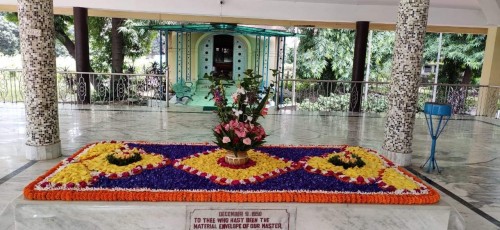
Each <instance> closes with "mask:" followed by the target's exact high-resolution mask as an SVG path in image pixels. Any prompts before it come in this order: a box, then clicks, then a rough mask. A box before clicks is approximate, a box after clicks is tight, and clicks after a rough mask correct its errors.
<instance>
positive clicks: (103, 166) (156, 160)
mask: <svg viewBox="0 0 500 230" xmlns="http://www.w3.org/2000/svg"><path fill="white" fill-rule="evenodd" d="M108 154H109V152H108ZM108 154H101V155H99V156H97V157H95V158H94V159H91V160H86V161H84V162H82V163H83V164H84V165H85V166H87V168H88V169H89V170H92V171H99V172H104V173H107V174H110V173H117V174H118V173H123V172H128V171H130V170H132V169H134V168H135V167H137V166H142V167H143V168H147V165H153V166H154V165H158V164H160V163H162V161H163V159H164V158H163V156H162V155H153V154H141V157H142V159H141V160H140V161H137V162H134V163H130V164H128V165H124V166H118V165H115V164H111V163H109V162H108V159H106V157H107V155H108Z"/></svg>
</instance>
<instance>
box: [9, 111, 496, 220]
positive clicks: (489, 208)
mask: <svg viewBox="0 0 500 230" xmlns="http://www.w3.org/2000/svg"><path fill="white" fill-rule="evenodd" d="M59 109H60V112H59V120H60V132H61V141H62V148H63V153H64V154H65V155H70V154H72V153H73V152H75V151H76V150H77V149H79V148H80V147H82V146H83V145H85V144H87V143H89V142H95V141H102V140H111V139H115V140H146V141H153V142H210V141H211V140H212V138H211V128H212V127H213V126H214V124H215V122H216V117H215V115H213V114H212V113H211V112H201V109H200V108H186V107H182V106H172V107H171V108H170V109H168V110H160V109H158V108H149V107H107V106H92V107H88V106H75V105H60V108H59ZM456 118H457V120H451V121H450V122H449V124H448V126H447V127H446V130H445V132H444V133H443V135H442V136H441V137H440V138H439V140H438V146H437V159H438V163H439V165H440V167H442V168H443V170H444V171H443V172H442V173H441V174H437V173H431V174H427V173H425V172H423V171H422V170H421V169H420V168H419V167H418V166H419V165H420V164H422V163H423V162H424V161H425V159H426V157H427V155H428V151H429V146H430V138H429V137H428V134H427V128H426V124H425V120H424V119H423V118H422V116H419V118H417V121H416V127H415V130H414V142H413V143H414V144H413V145H414V146H413V150H414V159H413V166H412V169H414V170H416V171H418V172H420V173H422V174H423V175H425V176H426V177H428V178H430V179H431V180H433V181H435V182H436V183H437V184H439V185H440V186H442V187H444V188H445V189H447V190H449V191H451V192H452V193H453V194H455V195H457V196H458V197H460V198H461V199H463V200H465V201H467V202H468V203H470V204H471V205H472V207H475V208H477V209H479V210H480V211H482V212H484V213H486V214H487V215H490V216H491V217H493V218H494V219H496V223H497V224H498V220H500V179H499V176H500V159H498V158H499V156H500V141H499V140H500V120H491V119H487V118H479V119H474V118H470V117H464V118H462V117H456ZM261 122H262V124H263V125H264V127H265V128H266V131H268V134H270V136H269V137H268V138H267V141H268V143H271V144H349V145H360V146H364V147H368V148H372V149H376V150H379V151H381V145H382V143H383V139H384V124H385V118H384V116H383V115H378V114H364V115H357V114H351V115H349V114H345V113H299V112H291V111H280V112H279V113H274V114H270V115H269V116H268V117H266V118H265V119H262V120H261ZM24 125H25V120H24V107H23V105H22V104H20V105H19V104H18V105H12V104H0V212H1V211H2V210H3V209H4V208H6V207H7V204H8V203H9V202H10V201H11V200H12V199H15V198H16V197H18V196H19V195H20V194H21V191H22V189H23V187H24V186H25V185H26V184H27V183H28V182H29V181H31V180H33V179H34V178H36V177H37V176H38V175H40V174H42V173H43V172H44V171H45V170H47V169H49V168H50V167H52V166H53V165H54V164H55V162H57V161H58V160H60V159H58V160H50V161H43V162H37V163H35V164H34V165H32V166H30V167H27V169H25V170H22V171H21V170H18V171H21V172H20V173H18V174H17V175H15V176H13V177H10V176H9V175H12V174H13V173H12V172H14V171H15V170H16V169H18V168H20V167H22V166H23V165H25V164H27V163H29V161H27V160H25V159H24V151H23V150H24V141H25V137H24V134H25V130H24ZM443 200H445V201H446V202H448V203H450V204H451V205H452V206H453V207H455V208H456V209H457V210H458V211H459V212H460V213H461V214H462V216H463V217H464V218H465V221H466V225H467V228H468V229H469V228H474V229H500V226H498V225H494V224H493V223H492V222H491V221H488V220H487V219H485V218H484V217H482V216H480V215H478V214H477V213H476V212H474V211H473V210H471V209H470V208H468V207H466V206H464V205H463V204H461V203H459V202H458V201H457V200H455V199H453V197H450V196H448V195H444V194H443ZM0 221H1V219H0ZM493 222H495V220H493Z"/></svg>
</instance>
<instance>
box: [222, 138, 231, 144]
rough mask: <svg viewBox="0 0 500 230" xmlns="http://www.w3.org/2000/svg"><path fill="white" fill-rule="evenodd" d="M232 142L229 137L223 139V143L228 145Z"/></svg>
mask: <svg viewBox="0 0 500 230" xmlns="http://www.w3.org/2000/svg"><path fill="white" fill-rule="evenodd" d="M229 142H231V139H229V137H223V138H222V143H224V144H226V143H229Z"/></svg>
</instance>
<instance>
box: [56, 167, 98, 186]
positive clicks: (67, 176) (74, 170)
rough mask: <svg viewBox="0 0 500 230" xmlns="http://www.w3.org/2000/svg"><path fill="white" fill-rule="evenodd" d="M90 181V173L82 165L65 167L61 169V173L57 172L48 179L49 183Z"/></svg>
mask: <svg viewBox="0 0 500 230" xmlns="http://www.w3.org/2000/svg"><path fill="white" fill-rule="evenodd" d="M91 179H92V176H91V175H90V171H89V170H88V169H87V168H86V167H85V165H83V164H82V163H73V164H69V165H68V166H67V167H65V168H63V169H62V170H61V171H59V172H57V173H56V174H55V175H54V176H53V177H51V178H50V179H49V182H51V183H55V184H57V183H61V184H68V183H70V182H71V183H74V184H77V183H80V182H82V181H84V182H89V181H90V180H91Z"/></svg>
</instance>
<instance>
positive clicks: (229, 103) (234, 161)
mask: <svg viewBox="0 0 500 230" xmlns="http://www.w3.org/2000/svg"><path fill="white" fill-rule="evenodd" d="M272 71H273V76H276V75H277V74H278V71H276V70H272ZM244 74H245V77H243V78H242V79H240V81H238V82H237V83H236V84H237V90H236V92H234V93H233V94H232V95H231V98H230V99H228V98H227V97H226V88H225V85H224V84H223V79H222V77H219V76H215V75H212V76H206V78H207V79H208V80H210V81H211V82H212V84H211V86H210V92H209V95H208V96H210V95H211V96H212V99H213V100H214V104H215V106H216V107H217V109H216V113H217V115H218V117H219V120H220V122H219V124H217V125H216V126H215V128H214V130H213V134H214V136H215V143H216V144H217V146H219V147H220V148H222V149H225V150H227V153H226V156H225V162H226V163H228V164H231V165H243V164H245V163H247V161H248V159H249V158H248V154H247V153H246V152H247V151H248V150H250V149H253V148H256V147H259V146H261V145H262V144H263V143H264V139H265V138H266V136H267V134H266V132H265V130H264V128H263V127H262V125H261V124H259V123H258V122H257V120H258V119H259V117H264V116H265V115H267V108H266V104H267V101H268V99H269V95H270V94H271V89H272V87H273V84H270V86H269V87H263V86H261V85H262V76H261V75H258V74H254V73H253V70H251V69H249V70H247V71H245V73H244ZM208 96H207V97H208Z"/></svg>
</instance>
